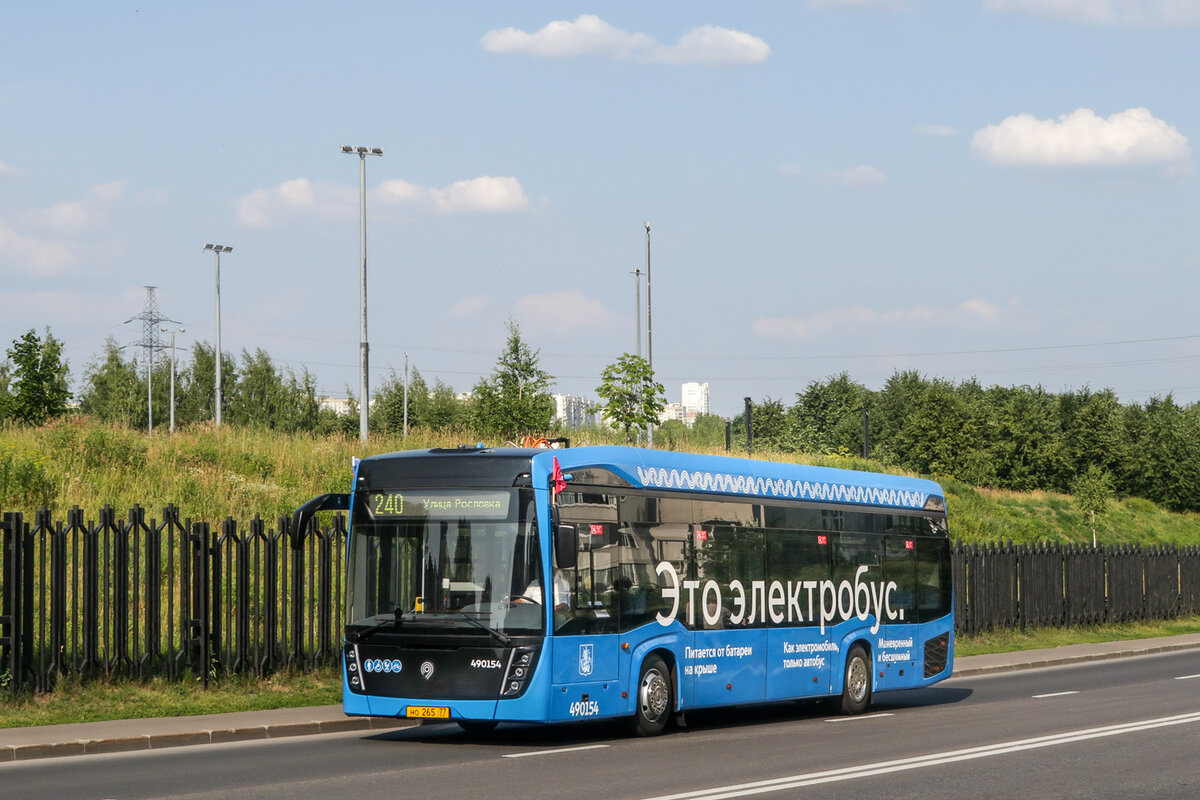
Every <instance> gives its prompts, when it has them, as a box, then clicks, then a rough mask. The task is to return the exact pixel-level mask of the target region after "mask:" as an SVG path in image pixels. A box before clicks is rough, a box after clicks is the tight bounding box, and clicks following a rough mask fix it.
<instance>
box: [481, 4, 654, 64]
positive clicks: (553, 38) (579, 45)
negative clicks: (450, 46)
mask: <svg viewBox="0 0 1200 800" xmlns="http://www.w3.org/2000/svg"><path fill="white" fill-rule="evenodd" d="M480 41H481V42H482V43H483V49H484V50H487V51H488V52H489V53H503V54H512V53H517V54H521V55H533V56H545V57H547V58H571V57H573V56H609V57H611V58H628V57H630V56H631V55H633V53H634V52H635V51H637V50H642V49H646V48H649V47H653V46H654V45H655V44H656V43H655V41H654V39H653V38H652V37H650V36H646V35H645V34H641V33H629V32H628V31H623V30H621V29H620V28H615V27H613V26H612V25H610V24H608V23H607V22H605V21H604V20H602V19H600V18H599V17H597V16H596V15H595V14H580V15H579V17H578V18H577V19H575V20H574V21H573V22H572V21H568V20H555V21H553V22H550V23H548V24H547V25H546V27H544V28H542V29H541V30H540V31H537V32H536V33H526V32H525V31H522V30H519V29H517V28H503V29H498V30H493V31H488V32H487V33H485V34H484V35H483V38H482V39H481V40H480Z"/></svg>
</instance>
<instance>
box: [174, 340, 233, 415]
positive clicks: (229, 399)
mask: <svg viewBox="0 0 1200 800" xmlns="http://www.w3.org/2000/svg"><path fill="white" fill-rule="evenodd" d="M213 350H214V348H213V346H212V345H210V344H208V343H207V342H196V343H194V344H193V345H192V360H191V365H190V367H189V368H188V369H186V370H183V371H181V372H180V376H181V377H180V379H179V380H180V385H179V386H178V387H177V388H176V394H177V395H178V397H177V402H178V407H177V409H176V414H177V415H178V417H179V419H181V420H183V421H185V422H202V421H205V420H210V419H216V414H215V413H214V408H215V404H216V388H217V362H216V359H215V358H214V356H213ZM237 381H238V374H237V365H236V364H235V363H234V360H233V358H232V356H230V355H229V354H228V353H222V354H221V400H222V403H221V417H222V420H223V419H224V418H225V415H226V414H227V413H228V411H229V409H230V406H231V404H232V403H233V400H234V397H233V395H234V389H235V388H236V387H237Z"/></svg>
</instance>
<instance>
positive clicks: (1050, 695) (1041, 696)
mask: <svg viewBox="0 0 1200 800" xmlns="http://www.w3.org/2000/svg"><path fill="white" fill-rule="evenodd" d="M1069 694H1079V692H1051V693H1050V694H1035V695H1033V697H1034V698H1035V699H1037V700H1041V699H1042V698H1045V697H1065V696H1067V695H1069Z"/></svg>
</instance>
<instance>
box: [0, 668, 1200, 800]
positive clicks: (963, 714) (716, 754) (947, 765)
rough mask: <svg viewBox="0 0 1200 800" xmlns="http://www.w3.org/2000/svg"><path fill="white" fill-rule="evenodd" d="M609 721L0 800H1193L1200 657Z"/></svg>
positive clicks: (100, 766)
mask: <svg viewBox="0 0 1200 800" xmlns="http://www.w3.org/2000/svg"><path fill="white" fill-rule="evenodd" d="M687 722H688V726H687V727H686V728H685V729H681V730H678V731H675V732H673V733H671V734H669V735H666V736H662V737H658V738H655V739H633V738H630V737H628V736H627V735H626V734H625V733H624V732H623V731H621V730H619V729H618V728H616V726H611V725H608V726H604V725H582V726H568V727H555V728H546V727H536V726H501V727H500V728H498V729H497V730H496V732H495V733H494V734H493V735H491V736H490V737H470V736H467V735H465V734H463V733H461V732H459V730H458V728H457V726H454V725H447V724H442V725H431V726H424V727H421V728H409V729H403V730H396V731H389V732H385V733H374V734H364V733H361V732H355V733H345V734H328V735H322V736H302V737H294V738H288V739H279V740H264V741H254V742H242V743H233V744H223V745H208V746H203V747H177V748H171V749H166V750H157V751H156V750H149V751H138V752H131V753H114V754H110V755H92V756H79V757H75V758H69V759H44V760H34V761H28V762H14V763H9V764H4V765H0V798H5V800H7V798H14V800H15V799H16V798H22V800H25V799H26V798H72V799H73V800H74V799H75V798H81V799H86V798H96V799H97V800H103V799H104V798H112V799H113V800H127V799H128V800H132V799H133V798H158V797H163V798H166V797H170V798H223V799H224V798H231V797H232V798H238V800H251V799H252V798H289V800H291V799H295V800H301V799H303V798H323V799H325V800H327V799H328V798H339V799H340V798H354V800H358V798H376V797H387V798H409V797H411V798H420V799H421V800H436V799H437V798H455V799H456V800H459V799H460V798H470V799H472V800H475V799H478V800H483V799H484V798H505V799H506V800H536V798H563V797H571V798H586V800H600V799H601V798H665V797H672V798H675V799H676V800H716V799H717V798H735V797H750V796H754V797H768V798H771V797H780V798H783V797H804V798H806V799H807V798H833V797H838V798H844V797H847V796H853V797H859V798H885V797H886V798H922V800H928V798H959V797H970V798H1027V797H1035V798H1038V800H1042V798H1056V797H1072V798H1075V797H1078V798H1121V799H1122V800H1128V798H1130V797H1137V798H1148V797H1153V798H1181V799H1182V798H1188V800H1194V798H1197V797H1200V758H1198V757H1197V756H1200V653H1198V652H1197V651H1184V652H1180V653H1171V654H1163V655H1153V656H1143V657H1138V658H1127V659H1121V660H1116V661H1104V662H1096V663H1089V664H1082V665H1075V666H1065V667H1055V668H1050V669H1040V670H1030V671H1025V672H1019V673H1004V674H997V675H989V676H976V677H966V678H956V679H952V680H949V681H946V682H944V683H942V684H939V685H938V686H936V687H933V688H930V689H924V690H919V691H912V692H899V693H892V694H884V695H879V696H878V697H877V702H876V705H875V706H874V708H873V710H872V712H871V713H869V714H867V715H864V716H861V717H852V718H851V717H840V716H830V715H828V714H827V712H826V711H825V710H824V709H823V708H821V707H819V706H818V705H817V704H786V705H772V706H763V707H756V708H747V709H734V710H731V711H730V710H726V711H721V712H712V713H708V714H695V713H693V714H691V715H689V718H688V721H687Z"/></svg>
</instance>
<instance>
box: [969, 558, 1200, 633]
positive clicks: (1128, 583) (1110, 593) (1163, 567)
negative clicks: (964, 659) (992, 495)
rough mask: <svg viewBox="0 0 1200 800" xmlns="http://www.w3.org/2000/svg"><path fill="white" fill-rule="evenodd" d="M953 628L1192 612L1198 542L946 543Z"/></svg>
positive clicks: (1195, 609) (1197, 588) (1199, 597)
mask: <svg viewBox="0 0 1200 800" xmlns="http://www.w3.org/2000/svg"><path fill="white" fill-rule="evenodd" d="M953 561H954V595H955V604H954V622H955V627H956V629H957V630H958V631H959V632H960V633H980V632H982V631H988V630H994V629H998V628H1020V629H1022V630H1024V629H1027V628H1055V627H1059V628H1060V627H1070V626H1075V625H1094V624H1098V623H1103V622H1132V621H1136V620H1156V619H1172V618H1174V617H1178V616H1190V615H1195V614H1200V546H1192V547H1182V548H1177V547H1145V548H1143V547H1138V546H1131V545H1121V546H1117V547H1097V548H1093V547H1090V546H1083V545H1072V544H1020V545H1014V544H1012V543H1011V542H1009V543H1008V544H1007V545H1003V544H984V545H973V544H963V543H961V542H959V543H958V544H956V545H955V546H954V551H953Z"/></svg>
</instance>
